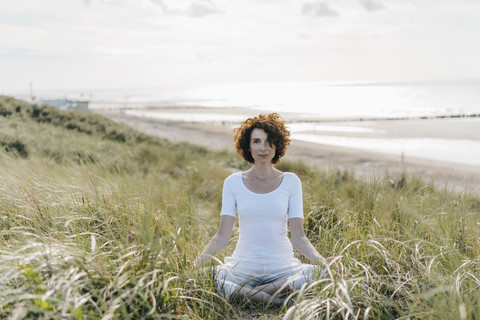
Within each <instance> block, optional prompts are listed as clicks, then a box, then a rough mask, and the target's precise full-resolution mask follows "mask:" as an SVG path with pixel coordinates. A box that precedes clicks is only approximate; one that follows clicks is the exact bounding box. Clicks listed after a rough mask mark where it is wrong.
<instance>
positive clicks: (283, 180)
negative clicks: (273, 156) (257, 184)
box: [239, 172, 286, 195]
mask: <svg viewBox="0 0 480 320" xmlns="http://www.w3.org/2000/svg"><path fill="white" fill-rule="evenodd" d="M239 174H240V180H241V182H242V186H243V187H244V188H245V189H246V190H247V191H248V192H250V193H253V194H256V195H267V194H270V193H274V192H275V191H277V190H278V189H280V188H281V187H282V186H283V183H284V182H285V175H286V172H284V173H283V175H282V182H280V184H279V185H278V187H276V188H275V189H273V190H272V191H270V192H266V193H258V192H253V191H252V190H250V189H248V188H247V186H246V185H245V182H244V181H243V172H239Z"/></svg>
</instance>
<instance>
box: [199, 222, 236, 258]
mask: <svg viewBox="0 0 480 320" xmlns="http://www.w3.org/2000/svg"><path fill="white" fill-rule="evenodd" d="M234 223H235V217H233V216H227V215H224V216H220V224H219V226H218V230H217V233H215V235H214V236H213V237H212V239H211V240H210V242H209V243H208V244H207V246H206V247H205V250H203V252H202V253H201V254H200V255H199V256H198V258H197V261H196V266H197V267H201V266H203V265H204V264H205V263H207V262H208V261H209V260H210V259H211V258H212V256H214V255H216V254H217V253H219V252H220V251H222V250H223V248H225V247H226V246H227V244H228V243H229V242H230V238H231V236H232V230H233V224H234Z"/></svg>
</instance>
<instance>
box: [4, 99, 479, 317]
mask: <svg viewBox="0 0 480 320" xmlns="http://www.w3.org/2000/svg"><path fill="white" fill-rule="evenodd" d="M244 168H245V165H244V164H243V162H242V161H241V160H240V159H239V158H238V157H237V156H236V155H235V154H233V152H232V153H227V152H213V151H210V150H207V149H205V148H202V147H198V146H194V145H189V144H173V143H170V142H168V141H166V140H162V139H159V138H155V137H151V136H148V135H145V134H142V133H140V132H138V131H135V130H133V129H132V128H129V127H127V126H124V125H121V124H118V123H114V122H112V121H110V120H108V119H105V118H103V117H100V116H98V115H94V114H89V113H72V112H67V111H60V110H58V109H56V108H53V107H46V106H41V107H40V106H37V105H31V104H28V103H25V102H21V101H18V100H15V99H12V98H9V97H1V96H0V261H1V264H0V318H8V317H11V318H15V319H19V318H31V319H38V318H44V319H58V318H71V319H116V318H121V319H124V318H138V319H140V318H141V319H157V318H166V317H170V318H186V319H211V318H219V319H220V318H233V319H235V318H238V319H243V318H246V317H250V318H252V317H253V316H252V315H254V314H255V315H256V317H257V318H265V319H266V318H283V317H285V318H291V319H298V318H302V319H314V318H315V319H316V318H328V317H330V318H335V319H337V318H340V319H342V318H349V319H354V318H364V317H366V318H371V319H394V318H400V317H411V318H420V319H432V318H436V319H478V318H480V280H479V276H478V275H479V274H480V258H479V257H480V240H479V239H480V234H479V233H480V199H478V198H477V197H474V196H472V195H469V194H467V193H463V194H456V193H453V192H450V191H449V190H447V189H445V190H435V189H434V188H433V187H432V186H430V185H425V184H423V183H422V182H421V181H417V180H414V181H406V180H405V178H402V177H398V178H396V177H390V178H388V179H387V178H383V177H382V178H381V177H379V178H377V179H374V180H372V181H357V180H354V179H353V178H352V176H351V175H350V174H348V173H347V172H339V171H336V170H332V171H329V172H323V171H319V170H316V169H314V168H310V167H307V166H305V165H303V164H301V163H292V162H286V161H283V162H282V163H281V164H280V165H279V168H280V169H281V170H288V171H292V172H296V173H297V174H298V175H299V177H300V178H301V179H302V182H303V188H304V206H305V226H306V229H307V234H308V236H309V238H310V239H311V240H312V242H313V244H314V245H315V246H316V247H317V249H318V250H319V251H320V252H321V253H322V254H324V255H325V256H330V255H338V254H342V255H344V256H345V259H344V261H343V262H342V263H340V264H338V265H337V266H335V267H334V268H332V270H331V274H330V276H329V277H328V278H327V279H323V280H322V279H320V280H319V281H318V282H316V283H314V284H312V285H310V286H309V287H306V288H304V290H301V291H300V292H297V293H294V294H292V295H291V296H290V298H289V301H288V302H287V303H286V305H285V306H284V307H282V308H278V307H271V306H267V305H264V304H252V303H247V302H245V301H232V302H231V303H227V302H226V301H224V300H223V299H222V298H221V297H219V296H218V294H217V293H216V291H215V289H214V288H213V283H212V278H211V275H209V274H208V273H201V272H198V271H196V270H195V269H194V268H193V264H192V262H193V260H194V259H195V257H196V255H197V254H198V253H199V252H200V251H201V250H202V249H203V247H204V246H205V244H206V243H207V241H208V239H209V238H210V237H211V236H212V235H213V233H214V232H215V230H216V226H217V223H218V220H219V217H218V214H219V211H220V207H221V188H222V184H223V179H224V178H225V177H227V176H228V175H229V174H230V173H231V172H232V171H236V170H242V169H244ZM388 180H391V181H388ZM233 240H235V239H233ZM234 244H235V241H232V243H231V244H230V245H229V247H228V248H227V249H226V250H225V252H223V253H222V256H224V255H228V254H229V253H231V252H232V250H233V247H234Z"/></svg>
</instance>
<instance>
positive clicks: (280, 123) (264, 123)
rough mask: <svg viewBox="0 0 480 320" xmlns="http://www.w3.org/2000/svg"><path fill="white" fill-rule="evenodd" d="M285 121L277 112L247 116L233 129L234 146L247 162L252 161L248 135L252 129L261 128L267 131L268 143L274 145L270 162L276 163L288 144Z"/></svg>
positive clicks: (288, 136)
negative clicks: (273, 152) (273, 153)
mask: <svg viewBox="0 0 480 320" xmlns="http://www.w3.org/2000/svg"><path fill="white" fill-rule="evenodd" d="M285 123H286V121H285V120H284V119H283V118H282V117H281V116H280V115H279V114H278V113H270V114H267V115H265V114H260V115H259V116H258V117H253V118H248V119H247V120H245V121H243V122H242V124H241V125H240V127H239V128H236V129H235V137H234V138H233V140H234V141H235V148H236V149H237V152H238V154H239V155H240V156H242V157H243V158H244V159H245V160H246V161H247V162H249V163H253V162H254V160H253V157H252V153H251V152H250V136H251V134H252V131H253V129H255V128H259V129H263V130H264V131H265V132H266V133H267V138H268V141H269V142H270V145H272V144H273V145H275V156H274V157H273V159H272V163H273V164H275V163H277V162H278V161H279V160H280V158H281V157H283V156H284V155H285V152H286V151H287V148H288V145H289V144H290V131H289V130H288V129H287V128H286V127H285Z"/></svg>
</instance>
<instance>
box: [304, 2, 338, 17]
mask: <svg viewBox="0 0 480 320" xmlns="http://www.w3.org/2000/svg"><path fill="white" fill-rule="evenodd" d="M302 14H303V15H305V16H313V17H337V16H339V13H338V12H337V11H335V10H333V9H332V8H331V7H330V6H329V5H328V4H327V3H325V2H307V3H305V4H304V5H303V7H302Z"/></svg>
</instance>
